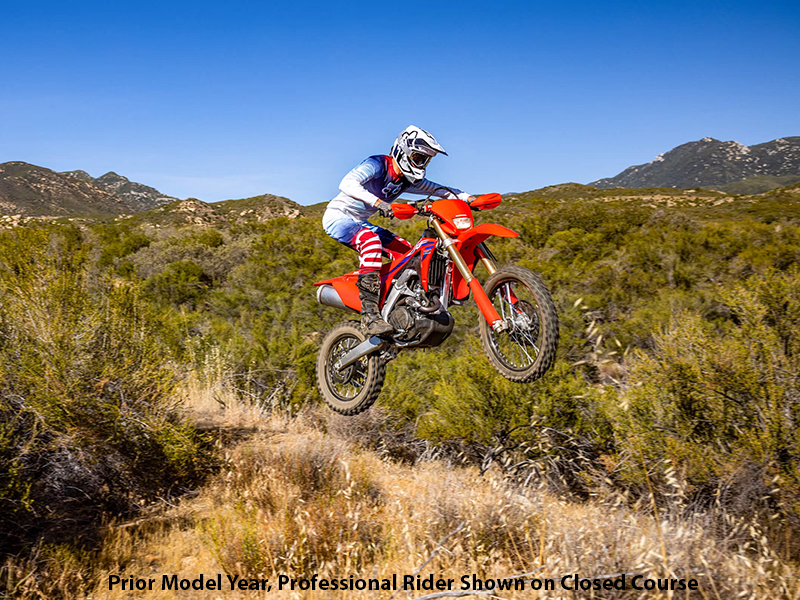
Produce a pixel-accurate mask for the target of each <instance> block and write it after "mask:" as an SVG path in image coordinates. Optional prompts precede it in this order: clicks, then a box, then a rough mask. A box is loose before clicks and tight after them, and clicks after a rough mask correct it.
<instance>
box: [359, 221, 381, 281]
mask: <svg viewBox="0 0 800 600" xmlns="http://www.w3.org/2000/svg"><path fill="white" fill-rule="evenodd" d="M353 245H354V246H355V248H356V250H357V251H358V263H359V265H358V266H359V269H358V272H359V273H361V274H365V273H372V272H374V271H380V270H381V265H382V264H383V262H382V261H381V250H382V249H383V248H382V246H381V239H380V238H379V237H378V234H377V233H375V232H374V231H372V230H370V229H362V230H361V231H359V232H358V233H357V234H356V237H355V238H353Z"/></svg>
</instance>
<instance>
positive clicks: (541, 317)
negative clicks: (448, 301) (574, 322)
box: [480, 266, 558, 383]
mask: <svg viewBox="0 0 800 600" xmlns="http://www.w3.org/2000/svg"><path fill="white" fill-rule="evenodd" d="M483 288H484V290H486V295H487V296H489V300H490V301H491V302H492V304H493V305H494V307H495V309H496V310H497V314H499V315H500V318H501V319H503V322H504V323H505V325H506V329H505V330H504V331H499V332H497V331H495V330H494V329H492V327H491V326H490V325H489V324H488V323H487V322H486V319H484V318H483V317H481V319H480V334H481V344H482V345H483V350H484V352H486V356H487V357H488V358H489V362H491V363H492V366H493V367H494V368H495V369H497V371H498V372H499V373H500V374H501V375H502V376H503V377H505V378H506V379H510V380H511V381H514V382H516V383H529V382H531V381H535V380H536V379H539V378H540V377H541V376H542V375H544V374H545V373H546V372H547V369H549V368H550V367H551V366H552V364H553V362H554V361H555V358H556V349H557V348H558V315H557V314H556V307H555V305H554V304H553V299H552V298H551V296H550V292H548V291H547V287H545V285H544V283H543V282H542V280H541V279H540V278H539V276H538V275H536V274H535V273H534V272H533V271H530V270H528V269H525V268H523V267H517V266H510V267H504V268H502V269H500V270H499V271H496V272H495V273H494V274H493V275H492V276H491V277H489V279H487V280H486V283H485V284H484V286H483Z"/></svg>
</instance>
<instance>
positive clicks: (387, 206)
mask: <svg viewBox="0 0 800 600" xmlns="http://www.w3.org/2000/svg"><path fill="white" fill-rule="evenodd" d="M376 208H377V209H378V212H380V213H381V216H382V217H386V218H387V219H393V218H394V212H393V211H392V205H391V203H390V202H378V204H377V205H376Z"/></svg>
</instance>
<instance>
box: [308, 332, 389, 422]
mask: <svg viewBox="0 0 800 600" xmlns="http://www.w3.org/2000/svg"><path fill="white" fill-rule="evenodd" d="M365 339H367V338H366V335H365V334H364V333H363V332H362V331H361V328H360V327H359V324H358V323H355V322H347V323H342V324H340V325H337V326H336V327H334V328H333V329H331V330H330V331H329V332H328V335H326V336H325V338H324V339H323V340H322V346H321V347H320V349H319V354H318V355H317V387H318V388H319V392H320V394H322V398H323V399H324V400H325V403H326V404H327V405H328V406H330V407H331V408H332V409H333V410H335V411H336V412H338V413H341V414H343V415H357V414H358V413H360V412H364V411H365V410H367V409H368V408H369V407H370V406H372V405H373V404H374V403H375V400H377V398H378V394H380V392H381V388H382V387H383V380H384V377H385V376H386V363H385V362H384V361H383V360H381V358H380V357H379V356H378V355H377V354H371V355H369V356H365V357H363V358H361V359H359V360H358V361H356V362H355V363H353V364H352V365H349V366H347V367H345V368H344V369H341V370H336V368H335V367H334V365H335V364H336V361H338V360H339V359H340V358H341V357H343V356H344V355H345V354H347V352H349V351H350V350H351V349H352V348H354V347H355V346H357V345H358V344H360V343H361V342H363V341H364V340H365Z"/></svg>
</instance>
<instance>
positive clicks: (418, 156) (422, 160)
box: [408, 152, 433, 169]
mask: <svg viewBox="0 0 800 600" xmlns="http://www.w3.org/2000/svg"><path fill="white" fill-rule="evenodd" d="M431 158H433V157H432V156H431V155H430V154H425V153H424V152H412V153H411V154H410V155H409V157H408V160H409V161H410V162H411V164H412V165H414V166H415V167H417V168H418V169H421V168H423V167H425V166H426V165H427V164H428V163H429V162H430V161H431Z"/></svg>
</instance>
